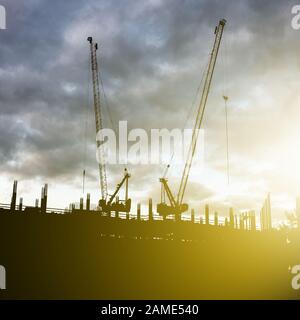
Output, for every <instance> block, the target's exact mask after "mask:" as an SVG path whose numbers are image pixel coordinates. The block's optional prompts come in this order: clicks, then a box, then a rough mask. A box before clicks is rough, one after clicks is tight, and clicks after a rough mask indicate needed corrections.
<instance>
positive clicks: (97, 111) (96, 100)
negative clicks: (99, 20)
mask: <svg viewBox="0 0 300 320" xmlns="http://www.w3.org/2000/svg"><path fill="white" fill-rule="evenodd" d="M87 40H88V41H89V43H90V51H91V69H92V79H93V95H94V109H95V121H96V134H98V133H99V132H101V130H102V129H103V126H102V116H101V104H100V89H99V70H98V62H97V49H98V45H97V43H94V42H93V38H92V37H88V39H87ZM97 152H98V161H99V175H100V187H101V196H102V199H103V200H106V198H107V178H106V165H105V156H104V149H103V146H102V145H101V142H100V141H99V139H97Z"/></svg>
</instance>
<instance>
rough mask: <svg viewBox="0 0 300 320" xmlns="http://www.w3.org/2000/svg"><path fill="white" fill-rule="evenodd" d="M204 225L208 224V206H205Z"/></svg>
mask: <svg viewBox="0 0 300 320" xmlns="http://www.w3.org/2000/svg"><path fill="white" fill-rule="evenodd" d="M205 223H206V224H209V206H208V204H206V205H205Z"/></svg>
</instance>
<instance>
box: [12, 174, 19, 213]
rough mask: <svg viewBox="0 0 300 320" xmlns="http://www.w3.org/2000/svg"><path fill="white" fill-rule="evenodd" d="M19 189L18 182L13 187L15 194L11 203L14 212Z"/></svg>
mask: <svg viewBox="0 0 300 320" xmlns="http://www.w3.org/2000/svg"><path fill="white" fill-rule="evenodd" d="M17 188H18V181H16V180H15V181H14V185H13V193H12V196H11V202H10V211H11V212H14V211H15V210H16V201H17Z"/></svg>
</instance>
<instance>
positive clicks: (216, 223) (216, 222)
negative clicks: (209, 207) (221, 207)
mask: <svg viewBox="0 0 300 320" xmlns="http://www.w3.org/2000/svg"><path fill="white" fill-rule="evenodd" d="M214 224H215V226H218V224H219V219H218V212H215V219H214Z"/></svg>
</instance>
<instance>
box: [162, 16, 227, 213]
mask: <svg viewBox="0 0 300 320" xmlns="http://www.w3.org/2000/svg"><path fill="white" fill-rule="evenodd" d="M225 24H226V20H225V19H222V20H220V21H219V25H218V26H217V27H216V29H215V41H214V45H213V49H212V52H211V55H210V60H209V64H208V69H207V72H206V75H205V81H204V86H203V91H202V95H201V100H200V104H199V108H198V112H197V116H196V121H195V125H194V128H193V133H192V140H191V144H190V146H189V150H188V155H187V160H186V163H185V166H184V170H183V173H182V177H181V181H180V186H179V191H178V194H177V199H176V201H175V200H174V199H175V198H174V196H173V194H172V193H171V191H170V188H169V186H168V181H167V179H165V178H161V179H160V182H161V184H162V187H163V190H164V192H165V193H166V194H167V196H168V198H169V201H170V204H171V205H170V206H168V205H167V204H166V203H165V202H164V200H163V199H162V202H161V203H159V204H158V205H157V212H158V213H160V214H162V215H169V214H175V216H176V215H180V214H181V213H182V212H185V211H187V210H188V205H187V204H185V203H182V202H183V197H184V193H185V190H186V186H187V182H188V178H189V174H190V169H191V166H192V163H193V158H194V155H195V150H196V146H197V140H198V135H199V130H200V128H201V124H202V120H203V115H204V110H205V106H206V102H207V97H208V94H209V90H210V85H211V81H212V77H213V73H214V68H215V65H216V61H217V56H218V52H219V47H220V43H221V39H222V35H223V30H224V27H225Z"/></svg>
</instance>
